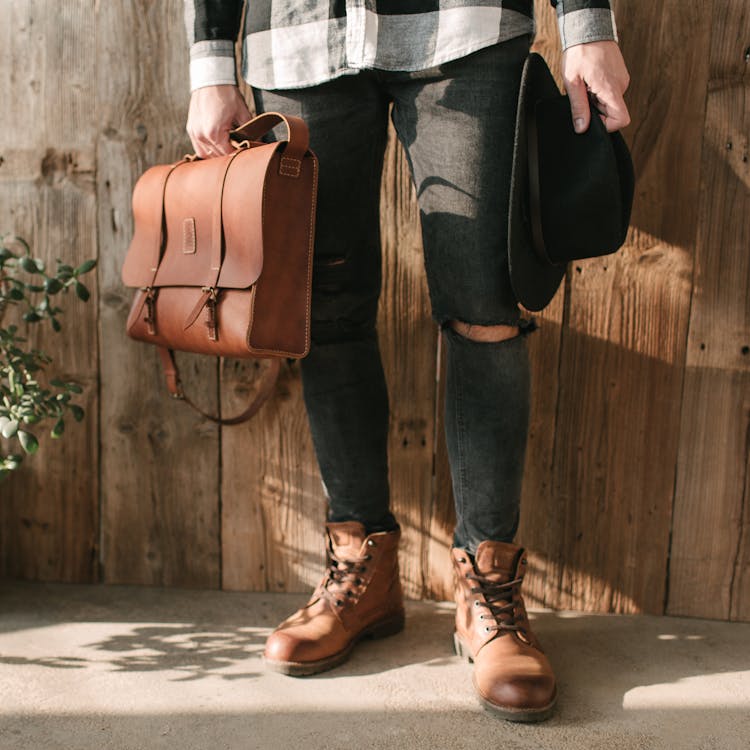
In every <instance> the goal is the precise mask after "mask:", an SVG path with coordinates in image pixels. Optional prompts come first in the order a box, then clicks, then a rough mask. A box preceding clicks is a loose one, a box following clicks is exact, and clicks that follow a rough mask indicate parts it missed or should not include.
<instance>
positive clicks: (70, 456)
mask: <svg viewBox="0 0 750 750" xmlns="http://www.w3.org/2000/svg"><path fill="white" fill-rule="evenodd" d="M93 35H94V21H93V17H92V16H91V13H90V9H88V8H86V7H84V5H83V4H81V3H67V4H65V5H64V6H63V7H61V8H59V9H58V11H57V12H56V13H54V14H50V13H49V12H48V10H47V8H46V7H44V4H41V3H35V2H28V1H23V2H15V3H3V4H2V6H1V7H0V68H2V70H3V71H5V72H6V78H5V86H4V88H3V94H4V97H3V106H2V107H0V132H2V146H0V233H15V234H18V235H21V236H23V237H24V238H25V239H26V240H27V241H29V242H30V244H31V246H32V250H33V254H34V255H36V256H41V257H42V258H44V259H45V261H46V264H47V268H48V269H49V270H53V269H54V268H55V259H57V258H61V259H63V261H64V262H66V263H69V264H72V265H77V264H79V263H81V262H82V261H83V260H85V259H87V258H91V257H95V256H96V231H95V209H96V206H95V191H94V145H93V144H94V137H95V128H96V122H95V119H94V116H93V111H92V106H91V104H92V102H93V100H94V89H93V84H92V76H93V70H94V50H93V47H92V45H91V40H92V39H93ZM90 278H91V277H90V276H88V277H86V283H87V285H88V286H89V287H91V292H92V296H91V299H90V301H89V302H88V304H85V305H84V304H83V303H81V302H79V301H78V300H76V299H75V297H74V295H72V294H71V295H69V296H68V297H65V298H61V301H60V306H61V307H63V309H64V311H65V312H64V316H63V318H62V320H61V322H62V324H63V330H62V331H61V332H60V333H59V334H56V333H54V332H53V331H52V329H51V326H49V324H47V323H44V324H40V325H35V326H29V327H28V328H27V331H28V337H29V342H30V343H31V345H32V346H34V347H38V348H40V349H42V350H44V351H46V352H48V353H49V354H51V355H52V356H53V360H54V361H53V363H52V364H51V365H49V367H48V375H47V376H48V377H55V376H57V377H62V378H65V379H70V380H76V381H78V382H79V383H80V384H81V385H82V386H83V389H84V391H83V394H82V395H81V396H79V397H78V399H77V402H78V403H80V404H81V406H83V407H84V409H85V411H86V418H85V421H84V422H83V423H80V424H78V423H75V422H74V421H73V420H72V419H69V420H67V425H66V427H67V428H66V431H65V434H64V436H63V439H62V440H60V441H57V440H51V439H50V438H49V429H50V427H51V425H46V426H44V427H39V428H38V429H36V430H34V432H35V433H36V434H37V437H39V439H40V448H39V452H38V453H37V454H36V455H35V456H33V457H27V459H26V461H25V463H24V466H23V468H22V469H21V470H19V471H18V472H17V473H16V474H15V475H14V476H12V478H11V479H10V480H9V481H7V482H4V483H3V484H1V485H0V575H7V576H9V577H14V578H29V579H36V580H58V581H87V582H90V581H95V580H97V566H96V557H97V554H96V537H97V531H98V487H99V484H98V472H97V467H98V456H97V454H98V446H97V432H98V420H97V405H98V394H97V346H96V343H97V342H96V313H95V311H96V306H97V294H96V288H95V284H93V283H92V282H91V281H90ZM17 313H18V310H16V309H15V308H9V309H8V310H7V312H6V316H5V319H4V321H3V322H4V324H9V323H11V322H17V323H21V321H20V320H18V315H17ZM21 326H22V328H23V324H22V323H21ZM3 443H4V444H6V445H7V443H5V441H3ZM13 448H14V450H18V444H17V443H15V445H14V446H13Z"/></svg>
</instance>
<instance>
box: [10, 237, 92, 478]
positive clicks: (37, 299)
mask: <svg viewBox="0 0 750 750" xmlns="http://www.w3.org/2000/svg"><path fill="white" fill-rule="evenodd" d="M56 263H57V267H56V269H55V271H54V273H52V274H50V273H48V272H47V270H46V268H45V263H44V261H43V260H41V259H40V258H35V257H33V256H32V254H31V249H30V248H29V245H28V244H27V243H26V242H25V241H24V240H23V239H21V238H20V237H16V236H13V235H6V236H3V237H0V481H2V480H3V479H5V478H6V477H7V476H8V474H9V473H10V472H11V471H13V470H15V469H17V468H18V467H19V466H20V465H21V462H22V460H23V455H24V453H35V452H36V451H37V449H38V447H39V441H38V439H37V437H36V435H35V434H34V432H33V431H32V430H37V429H38V427H39V426H41V425H42V424H43V423H47V424H49V423H51V424H52V426H51V429H50V435H51V436H52V437H53V438H59V437H60V436H61V435H62V434H63V431H64V429H65V418H66V416H68V415H72V416H73V418H74V419H75V420H76V421H78V422H80V421H81V420H82V419H83V416H84V412H83V409H82V408H81V407H80V406H79V405H78V404H75V403H73V398H74V397H75V394H78V393H81V391H82V389H81V386H80V385H79V384H78V383H75V382H73V381H63V380H60V379H59V378H52V379H49V380H47V381H46V382H44V378H45V376H46V367H47V365H49V364H50V362H52V357H50V356H49V355H48V354H46V353H45V352H43V351H40V350H39V349H35V348H32V347H31V345H30V343H29V341H28V339H26V338H24V337H22V336H21V334H20V331H19V327H18V325H16V324H13V323H9V324H8V325H4V322H3V321H4V319H5V318H6V317H8V315H7V314H8V312H9V310H10V308H12V307H16V308H17V312H18V313H19V314H20V318H21V319H22V320H23V321H24V322H26V323H27V324H30V325H33V324H38V323H42V322H43V321H45V320H48V321H49V322H50V324H51V326H52V328H53V329H54V330H55V331H58V332H59V331H60V330H61V329H62V324H61V323H60V320H59V317H60V314H61V313H62V312H63V310H62V308H60V307H57V306H56V305H55V299H56V298H57V297H58V295H60V294H65V293H67V292H68V291H69V290H70V289H73V290H74V291H75V293H76V295H77V296H78V298H79V299H81V300H82V301H84V302H85V301H86V300H88V298H89V291H88V289H87V288H86V286H85V285H84V284H83V282H81V280H80V277H81V276H83V275H84V274H86V273H88V272H89V271H91V270H92V269H93V268H94V266H95V265H96V261H95V260H87V261H85V262H83V263H81V265H79V266H77V267H75V268H74V267H73V266H71V265H69V264H67V263H63V261H62V260H60V259H59V258H58V259H57V261H56ZM14 317H18V316H14ZM40 377H41V378H43V379H42V380H40V379H39V378H40ZM18 447H20V448H21V451H20V452H19V451H18ZM14 449H15V450H14Z"/></svg>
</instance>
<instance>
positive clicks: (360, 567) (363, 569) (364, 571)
mask: <svg viewBox="0 0 750 750" xmlns="http://www.w3.org/2000/svg"><path fill="white" fill-rule="evenodd" d="M359 572H360V573H366V572H367V568H366V567H365V566H364V565H360V566H359Z"/></svg>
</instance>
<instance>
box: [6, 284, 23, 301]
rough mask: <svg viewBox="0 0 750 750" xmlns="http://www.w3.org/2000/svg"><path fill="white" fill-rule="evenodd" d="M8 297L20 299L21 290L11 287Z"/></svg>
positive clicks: (21, 295) (21, 297)
mask: <svg viewBox="0 0 750 750" xmlns="http://www.w3.org/2000/svg"><path fill="white" fill-rule="evenodd" d="M8 297H9V298H10V299H14V300H22V299H23V292H22V291H21V290H20V289H19V288H18V287H15V286H14V287H13V289H11V290H10V291H9V292H8Z"/></svg>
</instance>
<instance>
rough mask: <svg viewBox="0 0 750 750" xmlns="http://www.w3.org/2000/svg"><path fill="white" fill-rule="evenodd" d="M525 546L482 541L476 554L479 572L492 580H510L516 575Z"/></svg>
mask: <svg viewBox="0 0 750 750" xmlns="http://www.w3.org/2000/svg"><path fill="white" fill-rule="evenodd" d="M522 554H523V547H519V546H518V545H517V544H511V543H510V542H492V541H484V542H480V544H479V546H478V547H477V552H476V555H475V556H474V568H475V569H476V571H477V574H478V575H480V576H485V577H486V578H489V579H490V580H492V581H510V580H511V579H512V578H514V577H515V574H516V568H517V566H518V560H519V558H520V557H521V555H522Z"/></svg>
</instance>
